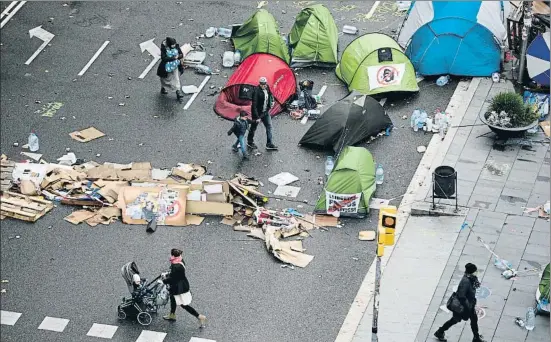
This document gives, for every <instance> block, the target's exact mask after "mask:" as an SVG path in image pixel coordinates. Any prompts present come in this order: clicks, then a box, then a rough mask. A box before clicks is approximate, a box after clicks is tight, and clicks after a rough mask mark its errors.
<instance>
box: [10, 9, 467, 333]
mask: <svg viewBox="0 0 551 342" xmlns="http://www.w3.org/2000/svg"><path fill="white" fill-rule="evenodd" d="M306 3H307V1H299V2H291V1H269V2H268V4H267V5H266V7H265V8H266V9H268V10H269V11H270V12H271V13H272V14H274V16H275V17H276V18H277V19H278V20H279V23H280V25H281V32H282V33H288V31H289V30H290V28H291V26H292V22H293V19H294V15H295V14H296V13H298V12H299V10H300V8H301V7H302V6H304V5H305V4H306ZM312 3H313V2H312ZM324 3H325V4H326V6H328V7H329V8H330V9H331V11H332V13H333V15H334V17H335V19H336V20H337V25H338V26H339V28H342V26H343V25H344V24H353V25H355V26H357V27H358V28H360V29H361V32H362V33H365V32H372V31H378V30H382V32H387V33H392V32H391V30H392V29H395V28H397V27H398V25H399V24H400V22H401V17H399V16H397V15H396V14H395V13H392V12H390V11H388V10H387V7H386V5H384V6H381V8H380V9H379V10H378V11H376V12H375V13H374V16H373V17H372V18H371V19H370V20H368V19H365V17H366V15H365V14H366V13H367V12H368V11H369V9H370V8H371V6H372V5H373V2H347V1H340V2H339V1H331V2H324ZM7 5H8V3H4V2H3V3H2V9H3V8H5V6H7ZM255 7H256V5H255V4H254V3H253V2H244V1H242V2H225V1H203V2H193V3H191V2H184V3H180V4H178V3H174V2H157V3H155V2H142V3H138V2H101V3H100V2H72V3H67V6H64V3H63V2H28V3H27V4H26V5H25V6H24V7H23V8H22V9H21V10H20V11H19V12H18V13H17V14H16V15H15V16H14V17H13V18H12V19H11V20H10V21H9V22H8V24H7V25H6V26H5V27H4V28H2V30H1V32H0V33H1V43H2V44H1V46H0V54H1V55H0V56H1V65H0V66H1V74H0V82H1V94H0V100H1V137H0V141H1V151H2V153H6V154H7V155H8V156H10V157H11V158H14V159H15V160H21V159H22V156H20V155H19V153H20V152H21V148H20V147H14V146H13V143H15V142H18V143H19V146H21V145H23V144H24V143H26V140H27V136H28V134H29V132H30V131H31V130H32V129H34V130H35V131H36V132H37V134H38V136H39V138H40V152H41V153H44V159H46V160H48V161H51V162H54V161H55V160H56V159H57V158H59V157H61V156H62V155H63V154H64V153H65V149H66V148H67V147H69V148H70V149H71V151H73V152H75V154H76V155H77V157H79V158H85V159H88V160H96V161H98V162H104V161H111V162H117V163H128V162H133V161H150V162H152V164H153V165H154V167H172V166H175V165H176V164H177V163H178V162H194V163H201V164H203V165H207V166H208V171H209V172H210V173H212V174H213V175H216V176H220V177H230V176H232V175H233V174H235V173H236V172H242V173H245V174H247V175H251V176H255V177H257V178H259V179H260V180H261V181H263V183H264V184H265V187H264V188H263V189H262V191H264V192H268V191H274V190H275V186H273V185H271V184H269V183H268V181H267V179H268V178H269V177H271V176H273V175H275V174H277V173H279V172H282V171H288V172H291V173H292V174H294V175H296V176H298V177H299V179H300V180H299V181H298V182H297V186H300V187H301V190H300V194H299V199H301V200H303V199H305V200H308V202H309V203H314V202H315V200H316V199H317V197H318V195H319V194H320V192H321V191H322V187H321V186H320V185H318V183H317V178H318V176H321V175H322V174H323V167H324V166H323V161H324V159H325V154H323V153H320V152H315V151H310V150H307V149H303V148H299V147H297V143H298V141H299V140H300V138H301V136H302V135H303V134H304V133H305V132H306V130H307V129H308V127H309V126H310V125H311V123H308V124H307V125H301V124H300V123H299V122H297V121H293V120H292V119H290V118H289V117H288V116H286V115H281V116H279V117H277V118H275V119H274V121H273V124H274V136H275V141H276V143H277V144H278V145H279V146H280V150H279V151H278V152H266V151H264V150H263V149H262V148H261V149H260V150H259V151H260V152H261V153H262V154H261V155H260V156H253V157H252V159H251V160H250V161H248V162H245V163H242V162H241V161H240V160H239V157H238V156H237V155H235V154H233V153H232V152H231V150H230V144H231V143H233V138H229V137H227V136H226V131H227V130H228V128H229V127H230V125H231V123H230V122H229V121H226V120H223V119H220V118H219V117H218V116H217V115H216V114H215V113H214V112H213V110H212V106H213V103H214V100H215V98H216V97H215V96H208V95H207V93H208V92H210V89H205V90H204V91H203V92H202V93H201V94H199V96H198V97H197V99H196V100H195V102H194V103H193V104H192V106H191V108H190V110H188V111H183V105H181V104H178V103H177V102H176V101H175V99H173V98H172V97H168V98H166V97H163V96H161V95H160V94H159V81H158V78H157V77H156V76H155V70H156V67H155V68H153V70H152V71H151V72H150V73H149V75H148V76H147V77H146V78H145V79H143V80H140V79H138V76H139V75H140V74H141V72H142V71H143V70H144V69H145V68H146V66H147V65H148V64H149V62H150V60H151V57H150V56H149V55H148V54H147V53H141V51H140V48H139V46H138V44H139V43H141V42H144V41H147V40H149V39H152V38H155V43H157V44H160V42H161V41H162V40H163V39H164V37H165V36H167V35H168V36H174V37H176V39H177V40H178V41H179V42H180V43H181V44H182V43H186V42H193V41H194V40H195V37H196V36H198V35H200V34H201V33H204V31H205V29H206V28H208V27H209V26H227V25H230V24H234V23H239V22H242V21H244V20H246V19H247V18H248V17H249V16H250V15H251V14H252V13H253V12H254V8H255ZM282 11H285V12H286V14H283V12H282ZM353 20H354V21H353ZM39 25H42V28H44V29H45V30H47V31H48V32H51V33H53V34H55V37H54V38H53V40H52V41H51V42H50V45H49V46H47V47H46V49H45V50H44V51H42V52H41V53H40V54H39V55H38V56H37V57H36V58H35V59H34V61H33V62H32V63H31V64H30V65H28V66H27V65H25V64H24V63H25V61H26V60H27V58H29V56H30V55H32V54H33V52H34V51H35V50H36V49H37V48H38V47H39V46H40V44H41V43H42V41H41V40H40V39H38V38H32V39H31V38H29V33H28V31H29V30H30V29H32V28H34V27H37V26H39ZM353 38H354V36H349V35H343V36H340V43H339V47H340V51H342V50H343V49H344V47H345V46H346V45H347V44H348V43H349V42H350V41H351V40H352V39H353ZM106 40H109V41H110V44H109V45H108V46H107V48H106V49H105V50H104V51H103V53H102V54H101V55H100V56H99V58H98V59H97V60H96V61H95V62H94V64H92V66H91V67H90V68H89V69H88V71H87V72H86V73H85V74H84V75H83V76H81V77H79V76H77V74H78V72H79V71H80V70H81V69H82V67H83V66H84V65H85V64H86V63H87V62H88V60H89V59H90V58H91V57H92V55H93V54H94V53H95V51H96V50H97V49H98V48H99V47H100V46H101V45H102V44H103V42H104V41H106ZM201 41H202V42H203V43H204V45H205V48H206V51H207V53H212V54H213V56H209V57H207V60H206V62H205V64H207V65H209V66H211V67H213V68H218V69H221V70H222V71H221V74H220V75H218V76H213V77H212V79H211V81H209V83H208V84H207V87H206V88H208V86H211V85H213V86H215V87H219V86H223V85H224V84H225V82H226V81H227V78H226V77H225V76H226V75H229V74H231V72H232V71H233V70H234V69H223V68H222V65H221V55H222V53H223V51H225V50H229V49H230V44H229V43H224V42H221V41H220V39H219V38H212V39H204V38H203V39H201ZM297 73H298V76H297V79H299V80H301V79H312V80H314V81H315V84H316V85H315V89H314V92H316V91H317V90H318V89H319V88H320V87H321V85H322V84H324V83H325V84H327V85H328V89H327V91H326V92H325V95H324V97H323V100H324V103H325V104H326V105H328V104H331V103H332V102H334V101H336V100H338V99H339V98H342V97H343V96H344V95H346V93H347V91H346V89H345V87H344V85H343V84H342V83H340V82H339V81H338V79H337V78H336V77H335V75H334V72H333V71H332V70H320V69H302V70H298V71H297ZM202 79H203V76H200V75H195V74H193V73H192V72H191V71H187V72H186V73H185V74H184V75H183V77H182V84H183V85H186V84H195V85H199V83H200V82H201V81H202ZM455 85H456V83H455V82H452V83H451V84H449V85H447V86H445V87H437V86H436V85H435V84H434V80H429V81H423V82H422V83H421V84H420V87H421V91H420V93H419V95H418V96H413V97H411V98H408V99H405V98H402V99H395V100H388V101H387V103H386V105H385V108H386V109H387V111H388V113H389V115H390V116H391V118H392V120H393V121H394V124H395V126H396V129H394V130H393V131H392V134H391V135H390V136H388V137H381V138H379V139H377V140H375V141H374V142H372V143H371V144H369V145H366V144H364V146H366V147H367V148H368V149H369V150H370V151H371V152H372V153H373V155H374V157H375V159H376V161H377V162H379V163H381V164H382V165H383V166H384V168H385V183H384V184H383V185H382V186H381V187H379V188H378V189H377V193H376V197H379V198H395V197H398V196H400V195H402V194H403V193H404V192H405V190H406V188H407V186H408V184H409V181H410V179H411V177H412V176H413V174H414V171H415V169H416V167H417V165H418V163H419V161H420V159H421V155H420V154H419V153H417V152H416V148H417V146H419V145H426V144H427V143H428V141H429V140H430V136H428V135H423V134H422V133H420V132H419V133H414V132H413V131H411V130H410V129H409V126H408V123H409V122H408V121H407V120H402V116H404V115H409V114H410V113H411V112H412V110H413V109H415V108H416V107H420V108H423V109H425V110H427V111H428V112H432V111H434V110H435V109H436V108H437V107H442V108H445V107H446V105H447V103H448V101H449V98H450V97H451V94H452V93H453V91H454V89H455ZM110 97H112V98H110ZM186 100H187V98H186ZM38 101H40V103H37V102H38ZM53 102H60V103H62V104H63V106H62V107H61V108H60V109H59V110H57V112H56V113H55V114H54V115H53V116H52V117H43V116H41V112H37V111H41V110H42V109H43V106H44V105H45V104H47V103H53ZM120 103H124V106H120V105H119V104H120ZM89 126H94V127H96V128H98V129H99V130H101V131H102V132H104V133H106V135H107V137H104V138H101V139H98V140H94V141H92V142H89V143H78V142H76V141H74V140H72V139H71V138H70V137H69V135H68V133H70V132H72V131H75V130H80V129H83V128H86V127H89ZM258 132H259V133H258V143H259V145H260V144H262V145H263V143H264V141H265V140H264V139H265V135H264V132H263V131H262V128H260V129H259V131H258ZM96 154H101V155H100V156H99V157H96ZM398 201H399V200H397V201H394V202H393V203H395V204H398V203H399V202H398ZM270 205H271V206H273V207H279V208H284V207H295V208H296V203H284V202H283V201H281V202H277V201H272V202H271V203H270ZM309 208H310V207H308V206H305V208H301V209H299V211H302V212H305V211H306V210H307V209H309ZM71 210H72V208H70V207H67V206H59V207H57V208H55V209H54V210H53V211H52V212H51V213H49V214H48V215H46V216H45V217H43V218H41V219H40V220H39V221H37V222H36V223H34V224H26V223H23V222H21V221H15V220H10V219H7V220H4V221H2V223H1V225H2V228H1V265H0V268H1V277H2V279H3V280H8V281H9V282H8V283H4V282H3V283H2V288H3V289H6V293H2V295H1V296H2V297H1V299H2V301H1V308H2V310H7V311H13V312H18V313H22V316H21V317H20V318H19V320H18V321H17V323H16V324H15V325H14V326H3V327H2V341H6V342H9V341H44V342H47V341H94V340H97V338H95V337H88V336H86V333H87V332H88V329H90V327H91V326H92V324H93V323H100V324H109V325H116V326H119V328H118V331H117V332H116V333H115V335H114V337H113V340H115V341H135V340H136V338H137V337H138V335H139V334H140V333H141V331H142V327H141V326H139V325H137V324H135V323H132V322H119V321H118V320H117V317H116V307H117V305H118V304H119V301H120V298H121V297H122V296H125V295H127V289H126V285H125V283H124V281H123V279H122V278H121V276H120V267H121V266H122V265H123V264H124V263H126V262H127V261H131V260H135V261H136V262H137V263H138V265H139V266H140V268H141V269H142V272H143V273H145V274H146V275H148V276H149V278H153V277H155V276H156V275H158V273H159V272H160V271H163V270H165V269H166V268H167V267H168V256H169V255H168V253H169V250H170V248H172V247H175V246H177V247H183V249H184V251H185V260H186V262H187V264H188V274H189V279H190V282H191V286H192V292H193V304H192V305H193V306H194V307H196V308H197V309H198V310H199V311H201V312H204V313H205V314H206V315H207V316H208V318H209V321H208V327H207V328H206V329H204V330H202V331H199V330H198V329H197V325H196V322H195V321H194V319H193V318H192V317H191V316H189V315H187V314H186V313H185V312H183V311H179V320H178V322H176V323H172V324H170V323H167V322H164V321H163V320H162V319H161V318H160V317H156V318H155V319H154V322H153V324H152V325H151V326H150V327H148V328H147V329H148V330H152V331H157V332H166V333H167V336H166V338H165V341H186V342H187V341H189V340H190V338H191V337H192V336H195V337H203V338H208V339H212V340H215V341H235V342H241V341H243V342H245V341H247V342H249V341H250V342H257V341H266V342H269V341H279V342H283V341H289V342H293V341H312V342H314V341H315V342H324V341H333V340H334V338H335V337H336V335H337V333H338V331H339V328H340V326H341V324H342V322H343V320H344V318H345V316H346V313H347V312H348V309H349V306H350V304H351V303H352V301H353V299H354V297H355V295H356V292H357V290H358V288H359V285H360V283H361V281H362V280H363V278H364V276H365V274H366V272H367V270H368V267H369V265H370V264H371V261H372V260H373V257H374V251H375V246H374V244H373V243H370V242H362V241H358V239H357V235H358V231H360V230H365V229H373V228H374V227H376V222H375V219H374V218H375V217H376V216H375V214H376V213H372V215H371V217H370V218H369V219H367V220H346V221H344V227H342V228H334V229H331V230H330V231H328V232H323V231H315V232H314V233H313V238H309V239H306V240H305V241H304V246H305V248H306V249H307V253H309V254H312V255H314V256H315V258H314V260H313V261H312V262H311V264H310V265H309V266H308V267H306V268H305V269H295V270H290V269H283V268H281V267H280V263H279V262H277V261H275V260H274V259H273V258H272V257H271V256H270V255H268V253H267V252H266V250H265V248H264V246H263V245H262V243H261V242H257V241H250V242H249V241H243V239H244V238H245V236H244V235H243V234H241V233H237V232H234V231H232V229H231V228H230V227H228V226H224V225H221V224H219V221H220V218H218V217H212V218H208V219H206V220H205V223H203V225H201V226H198V227H185V228H181V227H160V228H159V229H158V230H157V232H156V233H155V234H152V235H148V234H146V232H145V229H144V227H142V226H130V225H124V224H121V223H115V224H111V225H109V226H98V227H96V228H90V227H89V226H87V225H86V224H81V225H79V226H74V225H72V224H70V223H68V222H66V221H64V220H63V217H65V216H66V215H68V214H69V213H70V212H71ZM15 236H20V238H18V239H17V238H14V237H15ZM167 310H168V308H167ZM179 310H180V309H179ZM45 316H50V317H57V318H65V319H69V323H68V325H67V327H66V328H65V330H64V331H63V332H61V333H58V332H52V331H45V330H39V329H37V328H38V326H39V324H40V323H41V322H42V320H43V319H44V317H45Z"/></svg>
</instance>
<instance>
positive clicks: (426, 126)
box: [424, 118, 432, 133]
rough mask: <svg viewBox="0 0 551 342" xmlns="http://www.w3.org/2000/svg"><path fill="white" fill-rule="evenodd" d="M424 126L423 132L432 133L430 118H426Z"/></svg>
mask: <svg viewBox="0 0 551 342" xmlns="http://www.w3.org/2000/svg"><path fill="white" fill-rule="evenodd" d="M426 123H427V124H426V125H425V128H424V129H425V131H427V132H428V133H430V132H432V118H427V121H426Z"/></svg>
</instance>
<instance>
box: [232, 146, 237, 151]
mask: <svg viewBox="0 0 551 342" xmlns="http://www.w3.org/2000/svg"><path fill="white" fill-rule="evenodd" d="M231 150H232V151H233V152H237V151H239V149H238V148H237V146H232V147H231Z"/></svg>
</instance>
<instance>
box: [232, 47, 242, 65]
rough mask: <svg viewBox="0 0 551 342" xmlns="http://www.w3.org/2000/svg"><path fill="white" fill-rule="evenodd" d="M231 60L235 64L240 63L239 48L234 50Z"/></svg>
mask: <svg viewBox="0 0 551 342" xmlns="http://www.w3.org/2000/svg"><path fill="white" fill-rule="evenodd" d="M233 61H234V62H235V64H239V63H241V51H240V50H235V52H234V53H233Z"/></svg>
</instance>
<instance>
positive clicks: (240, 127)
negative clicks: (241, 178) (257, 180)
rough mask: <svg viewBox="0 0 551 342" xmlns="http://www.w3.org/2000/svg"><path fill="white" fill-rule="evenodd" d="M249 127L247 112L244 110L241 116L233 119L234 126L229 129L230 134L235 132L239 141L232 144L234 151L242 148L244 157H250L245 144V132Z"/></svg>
mask: <svg viewBox="0 0 551 342" xmlns="http://www.w3.org/2000/svg"><path fill="white" fill-rule="evenodd" d="M248 128H249V122H248V121H247V112H245V111H244V110H242V111H241V112H240V113H239V116H238V117H237V118H235V120H234V121H233V126H232V128H231V129H230V130H229V131H228V135H232V133H233V134H235V136H236V137H237V141H236V142H235V144H233V145H232V150H233V152H237V151H238V148H241V153H242V154H243V159H249V156H248V155H247V145H246V144H245V133H247V129H248Z"/></svg>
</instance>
